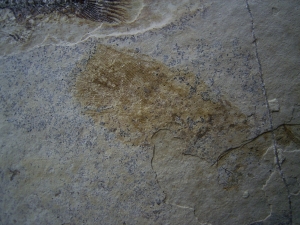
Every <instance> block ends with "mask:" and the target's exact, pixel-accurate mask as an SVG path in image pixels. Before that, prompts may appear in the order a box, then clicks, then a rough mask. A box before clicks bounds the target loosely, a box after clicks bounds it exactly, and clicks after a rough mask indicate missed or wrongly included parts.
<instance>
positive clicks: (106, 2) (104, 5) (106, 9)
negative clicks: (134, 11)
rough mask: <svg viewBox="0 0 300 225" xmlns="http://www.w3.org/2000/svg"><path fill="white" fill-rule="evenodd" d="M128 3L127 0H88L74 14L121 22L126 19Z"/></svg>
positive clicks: (90, 18)
mask: <svg viewBox="0 0 300 225" xmlns="http://www.w3.org/2000/svg"><path fill="white" fill-rule="evenodd" d="M129 5H130V4H129V0H103V1H101V0H98V1H97V0H88V1H87V4H86V5H85V6H84V7H80V9H79V10H77V12H76V15H77V16H79V17H82V18H85V19H89V20H93V21H100V22H103V21H105V22H108V23H115V22H122V21H125V20H126V11H127V9H128V7H129Z"/></svg>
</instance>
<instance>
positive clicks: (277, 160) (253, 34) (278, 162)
mask: <svg viewBox="0 0 300 225" xmlns="http://www.w3.org/2000/svg"><path fill="white" fill-rule="evenodd" d="M245 3H246V8H247V10H248V13H249V15H250V18H251V32H252V37H253V43H254V46H255V56H256V60H257V63H258V69H259V76H260V80H261V85H262V91H263V95H264V97H265V102H266V107H267V111H268V117H269V123H270V130H271V133H272V140H273V147H274V154H275V158H276V164H277V167H278V170H279V173H280V176H281V179H282V181H283V183H284V185H285V187H286V190H287V194H288V200H289V220H290V221H289V222H290V224H292V223H293V214H292V202H291V194H290V190H289V187H288V184H287V181H286V178H285V176H284V174H283V171H282V168H281V163H280V159H279V156H278V147H277V142H276V138H275V132H274V128H273V117H272V113H271V109H270V105H269V102H268V95H267V90H266V87H265V82H264V78H263V72H262V65H261V61H260V58H259V55H258V45H257V38H256V35H255V31H254V18H253V14H252V11H251V9H250V6H249V1H248V0H245Z"/></svg>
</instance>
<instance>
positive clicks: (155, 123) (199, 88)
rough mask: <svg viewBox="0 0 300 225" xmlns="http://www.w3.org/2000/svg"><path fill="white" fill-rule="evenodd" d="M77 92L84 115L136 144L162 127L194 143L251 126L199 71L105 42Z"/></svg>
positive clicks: (85, 69) (86, 67) (88, 68)
mask: <svg viewBox="0 0 300 225" xmlns="http://www.w3.org/2000/svg"><path fill="white" fill-rule="evenodd" d="M74 93H75V96H76V98H77V99H78V101H79V102H80V103H81V106H82V108H83V113H84V114H86V115H88V116H90V117H92V118H93V119H94V121H95V122H96V123H100V122H101V123H102V124H105V126H106V127H107V128H109V129H111V130H112V131H115V132H116V134H117V137H118V138H120V139H121V140H123V141H125V142H130V143H132V144H135V145H139V144H141V143H143V142H147V141H149V139H150V138H151V136H152V135H153V134H154V133H155V132H157V131H159V130H160V129H169V130H171V131H172V132H173V133H174V135H175V136H177V137H179V138H182V139H184V140H185V141H187V142H188V143H190V142H191V143H192V142H195V141H196V140H197V139H198V138H203V136H205V135H207V133H211V132H227V130H230V129H235V130H239V129H246V127H247V122H246V117H245V115H243V114H241V113H240V112H238V110H237V109H236V108H235V107H233V106H232V105H231V104H230V103H229V102H228V101H225V100H218V99H217V97H215V96H214V94H213V92H212V91H211V90H209V88H208V87H207V86H206V85H205V84H204V83H198V82H197V81H196V80H195V76H194V75H193V74H191V73H186V72H185V73H184V72H182V71H179V70H172V69H170V68H168V67H167V66H166V65H164V64H163V63H161V62H158V61H155V60H154V59H152V58H150V57H148V56H144V55H141V54H137V53H135V52H132V51H122V52H121V51H118V50H116V49H113V48H112V47H107V46H104V45H99V46H98V48H97V50H96V52H95V54H94V55H93V56H92V57H91V58H90V59H89V61H88V62H87V65H86V66H85V68H84V69H83V71H82V72H81V74H80V75H78V76H77V80H76V85H75V91H74ZM204 94H205V98H203V95H204Z"/></svg>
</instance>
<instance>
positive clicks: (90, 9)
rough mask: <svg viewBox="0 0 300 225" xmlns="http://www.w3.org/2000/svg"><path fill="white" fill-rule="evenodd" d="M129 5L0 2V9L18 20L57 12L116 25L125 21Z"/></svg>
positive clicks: (94, 0) (117, 1)
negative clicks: (9, 11)
mask: <svg viewBox="0 0 300 225" xmlns="http://www.w3.org/2000/svg"><path fill="white" fill-rule="evenodd" d="M130 5H131V0H0V8H1V9H10V10H12V12H13V13H14V15H15V17H16V18H17V19H18V20H22V19H24V18H26V17H27V16H36V15H38V14H48V13H52V12H59V13H62V14H67V15H76V16H78V17H80V18H84V19H88V20H92V21H99V22H108V23H118V22H122V21H125V20H126V13H127V10H128V8H129V7H130Z"/></svg>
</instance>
